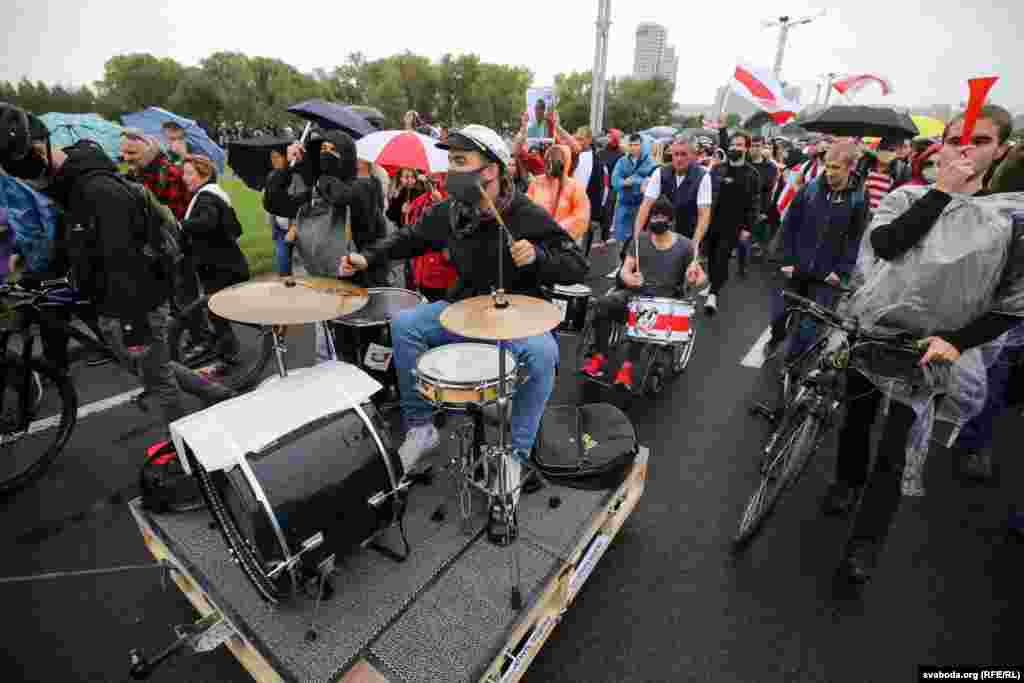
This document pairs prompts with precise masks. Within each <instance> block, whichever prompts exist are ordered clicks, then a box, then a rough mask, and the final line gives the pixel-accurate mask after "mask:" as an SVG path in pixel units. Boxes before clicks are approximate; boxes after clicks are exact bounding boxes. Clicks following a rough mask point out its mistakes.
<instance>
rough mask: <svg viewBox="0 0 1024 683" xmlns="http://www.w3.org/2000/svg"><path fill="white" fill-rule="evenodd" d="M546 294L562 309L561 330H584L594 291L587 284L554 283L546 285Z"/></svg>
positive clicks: (578, 331)
mask: <svg viewBox="0 0 1024 683" xmlns="http://www.w3.org/2000/svg"><path fill="white" fill-rule="evenodd" d="M543 292H544V295H545V296H546V297H547V298H548V299H549V300H550V301H551V303H553V304H555V305H556V306H558V307H559V308H560V309H561V310H562V322H561V324H559V326H558V331H559V332H575V333H580V332H582V331H583V326H584V325H585V324H586V321H587V306H589V305H590V296H591V294H592V291H591V289H590V287H587V286H586V285H554V286H553V287H544V288H543Z"/></svg>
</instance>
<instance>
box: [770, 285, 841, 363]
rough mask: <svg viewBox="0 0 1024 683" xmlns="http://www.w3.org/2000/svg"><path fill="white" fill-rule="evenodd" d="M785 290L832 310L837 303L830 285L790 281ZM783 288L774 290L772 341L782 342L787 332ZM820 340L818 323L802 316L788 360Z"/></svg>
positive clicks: (834, 291)
mask: <svg viewBox="0 0 1024 683" xmlns="http://www.w3.org/2000/svg"><path fill="white" fill-rule="evenodd" d="M784 289H786V290H788V291H790V292H793V293H794V294H798V295H800V296H802V297H804V298H806V299H811V300H812V301H814V302H815V303H817V304H820V305H822V306H825V307H826V308H832V307H833V306H835V303H836V295H837V290H835V289H833V288H832V287H829V286H828V285H819V284H816V283H813V282H806V281H802V280H795V281H794V280H790V281H789V282H787V283H786V284H785V286H784ZM782 290H783V288H775V289H773V290H772V300H771V313H772V340H781V339H782V337H783V336H784V335H785V332H786V300H785V299H784V298H783V296H782ZM817 338H818V322H817V321H816V320H814V319H813V318H811V317H810V316H800V318H799V319H798V321H797V328H796V330H794V332H793V340H792V341H791V342H790V345H789V349H788V350H787V353H786V356H787V358H795V357H796V356H798V355H800V354H801V353H803V352H804V351H806V350H807V349H808V348H809V347H810V346H811V344H813V343H814V340H815V339H817Z"/></svg>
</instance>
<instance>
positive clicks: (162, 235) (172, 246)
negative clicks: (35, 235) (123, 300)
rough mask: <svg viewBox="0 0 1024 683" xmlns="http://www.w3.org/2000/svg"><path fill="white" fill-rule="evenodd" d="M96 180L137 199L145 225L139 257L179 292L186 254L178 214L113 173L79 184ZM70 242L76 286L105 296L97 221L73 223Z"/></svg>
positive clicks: (86, 176) (99, 173) (99, 172)
mask: <svg viewBox="0 0 1024 683" xmlns="http://www.w3.org/2000/svg"><path fill="white" fill-rule="evenodd" d="M96 176H108V177H110V178H114V179H115V180H116V181H117V182H118V184H119V185H121V187H122V188H124V190H125V192H128V193H129V194H130V195H131V196H132V197H133V198H134V199H135V201H136V203H137V204H138V206H139V208H140V209H141V213H142V216H143V223H144V229H143V233H142V235H141V237H142V240H141V242H140V244H139V255H140V256H141V257H142V258H143V259H144V260H145V261H146V262H147V263H148V265H149V267H148V268H147V270H148V271H150V272H152V273H154V274H156V275H158V276H160V277H162V278H163V279H165V280H166V281H167V282H168V283H170V284H171V285H172V286H174V287H175V288H176V287H177V279H178V278H177V273H179V272H180V271H181V266H182V262H183V261H184V254H183V251H182V236H181V228H180V226H179V225H178V221H177V219H176V218H175V217H174V214H173V213H172V212H171V210H170V209H169V208H167V207H166V206H164V205H163V204H162V203H161V202H160V200H159V199H158V198H157V196H156V195H154V194H153V192H152V191H150V189H149V188H148V187H146V186H144V185H142V184H139V183H134V182H130V181H128V180H127V179H125V178H124V177H122V176H120V175H118V174H117V173H115V172H113V171H110V170H106V169H98V170H95V171H90V172H88V173H86V174H84V175H83V176H82V177H81V178H80V179H79V182H84V181H85V180H87V179H89V178H93V177H96ZM136 236H137V237H138V235H136ZM67 238H68V244H69V246H70V253H69V254H68V260H69V265H70V273H71V281H72V284H73V286H74V287H75V289H77V290H78V291H79V292H81V293H82V294H84V295H85V296H87V297H97V296H101V295H102V294H103V292H104V291H105V289H106V287H105V278H106V272H107V269H106V264H105V263H104V261H103V250H102V245H101V243H100V236H99V231H98V230H97V229H96V222H95V219H92V220H90V221H88V222H87V223H81V222H77V223H72V224H71V225H70V226H69V228H68V235H67Z"/></svg>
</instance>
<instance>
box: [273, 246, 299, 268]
mask: <svg viewBox="0 0 1024 683" xmlns="http://www.w3.org/2000/svg"><path fill="white" fill-rule="evenodd" d="M294 250H295V243H294V242H286V241H284V240H283V239H280V240H274V270H276V271H277V274H278V275H291V274H292V252H293V251H294Z"/></svg>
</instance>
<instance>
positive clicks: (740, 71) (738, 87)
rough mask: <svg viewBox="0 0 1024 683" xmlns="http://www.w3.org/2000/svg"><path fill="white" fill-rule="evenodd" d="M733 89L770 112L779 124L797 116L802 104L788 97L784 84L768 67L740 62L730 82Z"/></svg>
mask: <svg viewBox="0 0 1024 683" xmlns="http://www.w3.org/2000/svg"><path fill="white" fill-rule="evenodd" d="M729 85H730V86H731V87H732V91H733V92H734V93H736V94H737V95H739V96H740V97H742V98H743V99H745V100H747V101H748V102H750V103H752V104H754V105H756V106H757V107H760V108H761V109H763V110H764V111H766V112H768V114H770V115H771V117H772V118H773V119H775V122H776V123H778V124H779V125H781V124H783V123H785V122H786V121H788V120H789V119H791V118H793V117H794V116H796V113H797V111H799V110H800V105H799V104H798V103H796V102H793V101H791V100H788V99H786V96H785V94H784V93H783V92H782V84H781V83H779V82H778V81H777V80H775V77H774V76H773V75H772V74H771V72H770V71H768V70H767V69H761V68H758V67H755V66H749V65H747V64H740V65H738V66H737V67H736V70H735V71H734V72H733V76H732V80H731V81H730V82H729Z"/></svg>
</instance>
